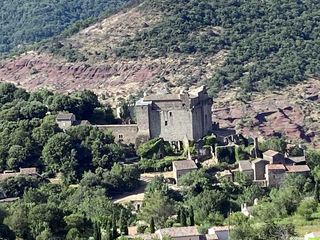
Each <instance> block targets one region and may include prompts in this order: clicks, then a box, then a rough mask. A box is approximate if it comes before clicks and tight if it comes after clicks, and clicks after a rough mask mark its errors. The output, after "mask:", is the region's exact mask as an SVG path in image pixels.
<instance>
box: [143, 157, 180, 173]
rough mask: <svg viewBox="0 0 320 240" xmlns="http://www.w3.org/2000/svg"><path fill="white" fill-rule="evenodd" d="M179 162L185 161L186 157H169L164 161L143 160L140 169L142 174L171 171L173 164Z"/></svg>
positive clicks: (163, 159)
mask: <svg viewBox="0 0 320 240" xmlns="http://www.w3.org/2000/svg"><path fill="white" fill-rule="evenodd" d="M177 160H185V157H183V156H167V157H164V158H162V159H141V160H140V161H139V169H140V170H141V171H142V172H159V171H161V172H163V171H169V170H170V169H171V167H172V162H173V161H177Z"/></svg>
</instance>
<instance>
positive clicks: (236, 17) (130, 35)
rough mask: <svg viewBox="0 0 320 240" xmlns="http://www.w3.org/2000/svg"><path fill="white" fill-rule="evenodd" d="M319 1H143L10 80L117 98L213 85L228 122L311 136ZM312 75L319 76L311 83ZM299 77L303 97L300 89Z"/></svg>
mask: <svg viewBox="0 0 320 240" xmlns="http://www.w3.org/2000/svg"><path fill="white" fill-rule="evenodd" d="M318 5H319V3H318V2H317V1H316V0H302V1H291V0H286V1H284V2H281V3H279V2H276V1H273V0H267V1H263V2H261V1H258V0H250V1H244V0H241V1H234V0H228V1H220V0H218V1H216V0H215V1H213V0H201V1H192V0H177V1H174V2H172V1H169V0H146V1H141V2H140V3H139V4H136V5H134V6H133V7H130V8H126V9H123V10H122V11H120V12H118V13H116V14H114V15H112V16H110V17H108V18H106V19H104V20H102V21H99V22H97V23H95V24H93V25H91V26H90V27H88V28H85V29H83V30H81V31H80V32H78V33H76V34H74V35H72V36H69V37H59V38H54V39H52V40H51V41H49V42H47V43H45V44H43V45H41V46H40V47H39V48H36V49H34V50H33V51H29V52H26V53H24V54H22V55H17V56H15V57H14V58H10V59H5V60H2V61H1V63H0V80H1V81H8V82H13V83H16V84H17V85H21V86H23V87H25V88H27V89H31V90H32V89H37V88H42V87H47V88H49V89H52V90H56V91H63V92H71V91H74V90H76V89H91V90H93V91H95V92H96V93H98V94H103V95H104V96H106V97H107V99H108V101H109V102H111V103H114V102H115V101H116V99H117V98H119V97H127V96H128V95H130V94H137V93H141V92H143V91H153V92H161V91H171V92H174V91H179V90H180V89H181V88H189V87H193V86H196V85H199V84H203V83H206V84H208V85H209V87H210V93H211V94H213V95H214V96H215V99H216V105H215V112H214V118H215V119H218V120H219V121H220V122H221V124H222V125H224V126H231V127H235V128H238V129H242V130H243V131H244V132H248V131H250V132H251V131H253V132H255V133H256V134H258V133H259V134H262V135H266V136H267V135H272V134H281V133H282V134H284V135H286V136H288V137H289V138H291V139H300V138H302V139H304V140H305V141H310V140H313V139H315V137H314V135H316V133H315V129H316V125H315V124H316V123H312V124H307V123H306V121H309V120H310V119H311V118H310V112H312V113H313V114H314V116H317V110H316V108H317V107H316V106H317V101H316V102H314V101H312V100H305V96H309V95H312V93H309V91H311V90H312V89H313V87H311V88H310V87H309V85H310V84H311V85H312V84H316V86H318V82H317V81H316V79H318V76H319V66H320V64H319V63H320V59H319V56H320V53H319V51H320V50H319V48H318V47H317V42H318V43H319V32H320V31H318V30H319V27H318V25H317V24H316V23H317V19H318V17H319V10H318V9H319V8H318V7H317V6H318ZM306 79H312V80H310V81H307V82H306V83H301V82H302V81H304V80H306ZM297 83H300V85H298V86H297V88H298V89H299V91H300V92H301V91H302V92H301V94H302V95H303V94H304V95H305V96H304V97H302V98H300V97H299V96H296V91H297V88H296V87H290V84H297ZM288 85H289V87H288ZM312 86H313V85H312ZM266 89H268V90H269V93H268V94H267V93H266V91H265V90H266ZM284 89H286V90H285V93H284V92H283V90H284ZM315 89H318V88H315ZM275 90H277V91H276V93H274V92H272V91H275ZM256 91H258V93H256V94H254V96H252V97H251V100H250V101H248V102H244V99H249V98H248V93H251V92H256ZM259 92H260V93H259ZM261 92H262V94H261ZM291 92H293V94H291ZM300 92H299V93H300ZM292 96H296V97H295V98H294V99H295V100H294V99H293V98H292ZM237 99H241V101H240V100H237ZM308 101H311V102H310V104H309V102H308ZM305 104H309V105H310V106H309V105H308V109H309V110H308V111H309V112H306V111H305V109H304V108H305ZM308 119H309V120H308ZM312 119H313V118H312ZM310 121H311V120H310Z"/></svg>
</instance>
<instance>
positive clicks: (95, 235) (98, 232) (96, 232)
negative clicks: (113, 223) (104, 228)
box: [93, 222, 101, 240]
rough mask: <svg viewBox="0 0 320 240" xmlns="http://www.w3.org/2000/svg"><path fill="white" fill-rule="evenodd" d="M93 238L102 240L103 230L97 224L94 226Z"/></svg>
mask: <svg viewBox="0 0 320 240" xmlns="http://www.w3.org/2000/svg"><path fill="white" fill-rule="evenodd" d="M93 238H94V240H101V228H100V225H99V224H98V223H97V222H95V223H94V224H93Z"/></svg>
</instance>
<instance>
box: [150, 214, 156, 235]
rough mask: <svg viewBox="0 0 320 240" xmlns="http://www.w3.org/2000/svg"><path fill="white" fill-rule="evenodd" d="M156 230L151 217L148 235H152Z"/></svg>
mask: <svg viewBox="0 0 320 240" xmlns="http://www.w3.org/2000/svg"><path fill="white" fill-rule="evenodd" d="M155 231H156V230H155V225H154V219H153V217H151V220H150V233H154V232H155Z"/></svg>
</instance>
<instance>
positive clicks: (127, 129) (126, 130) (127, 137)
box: [95, 124, 138, 144]
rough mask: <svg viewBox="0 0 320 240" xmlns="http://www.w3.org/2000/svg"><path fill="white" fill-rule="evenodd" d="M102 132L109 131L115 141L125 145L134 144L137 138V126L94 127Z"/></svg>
mask: <svg viewBox="0 0 320 240" xmlns="http://www.w3.org/2000/svg"><path fill="white" fill-rule="evenodd" d="M95 127H98V128H99V129H101V130H103V131H109V132H111V133H112V135H113V136H114V137H115V141H120V142H123V143H125V144H129V143H132V144H135V143H136V139H137V137H138V125H136V124H130V125H95Z"/></svg>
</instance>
